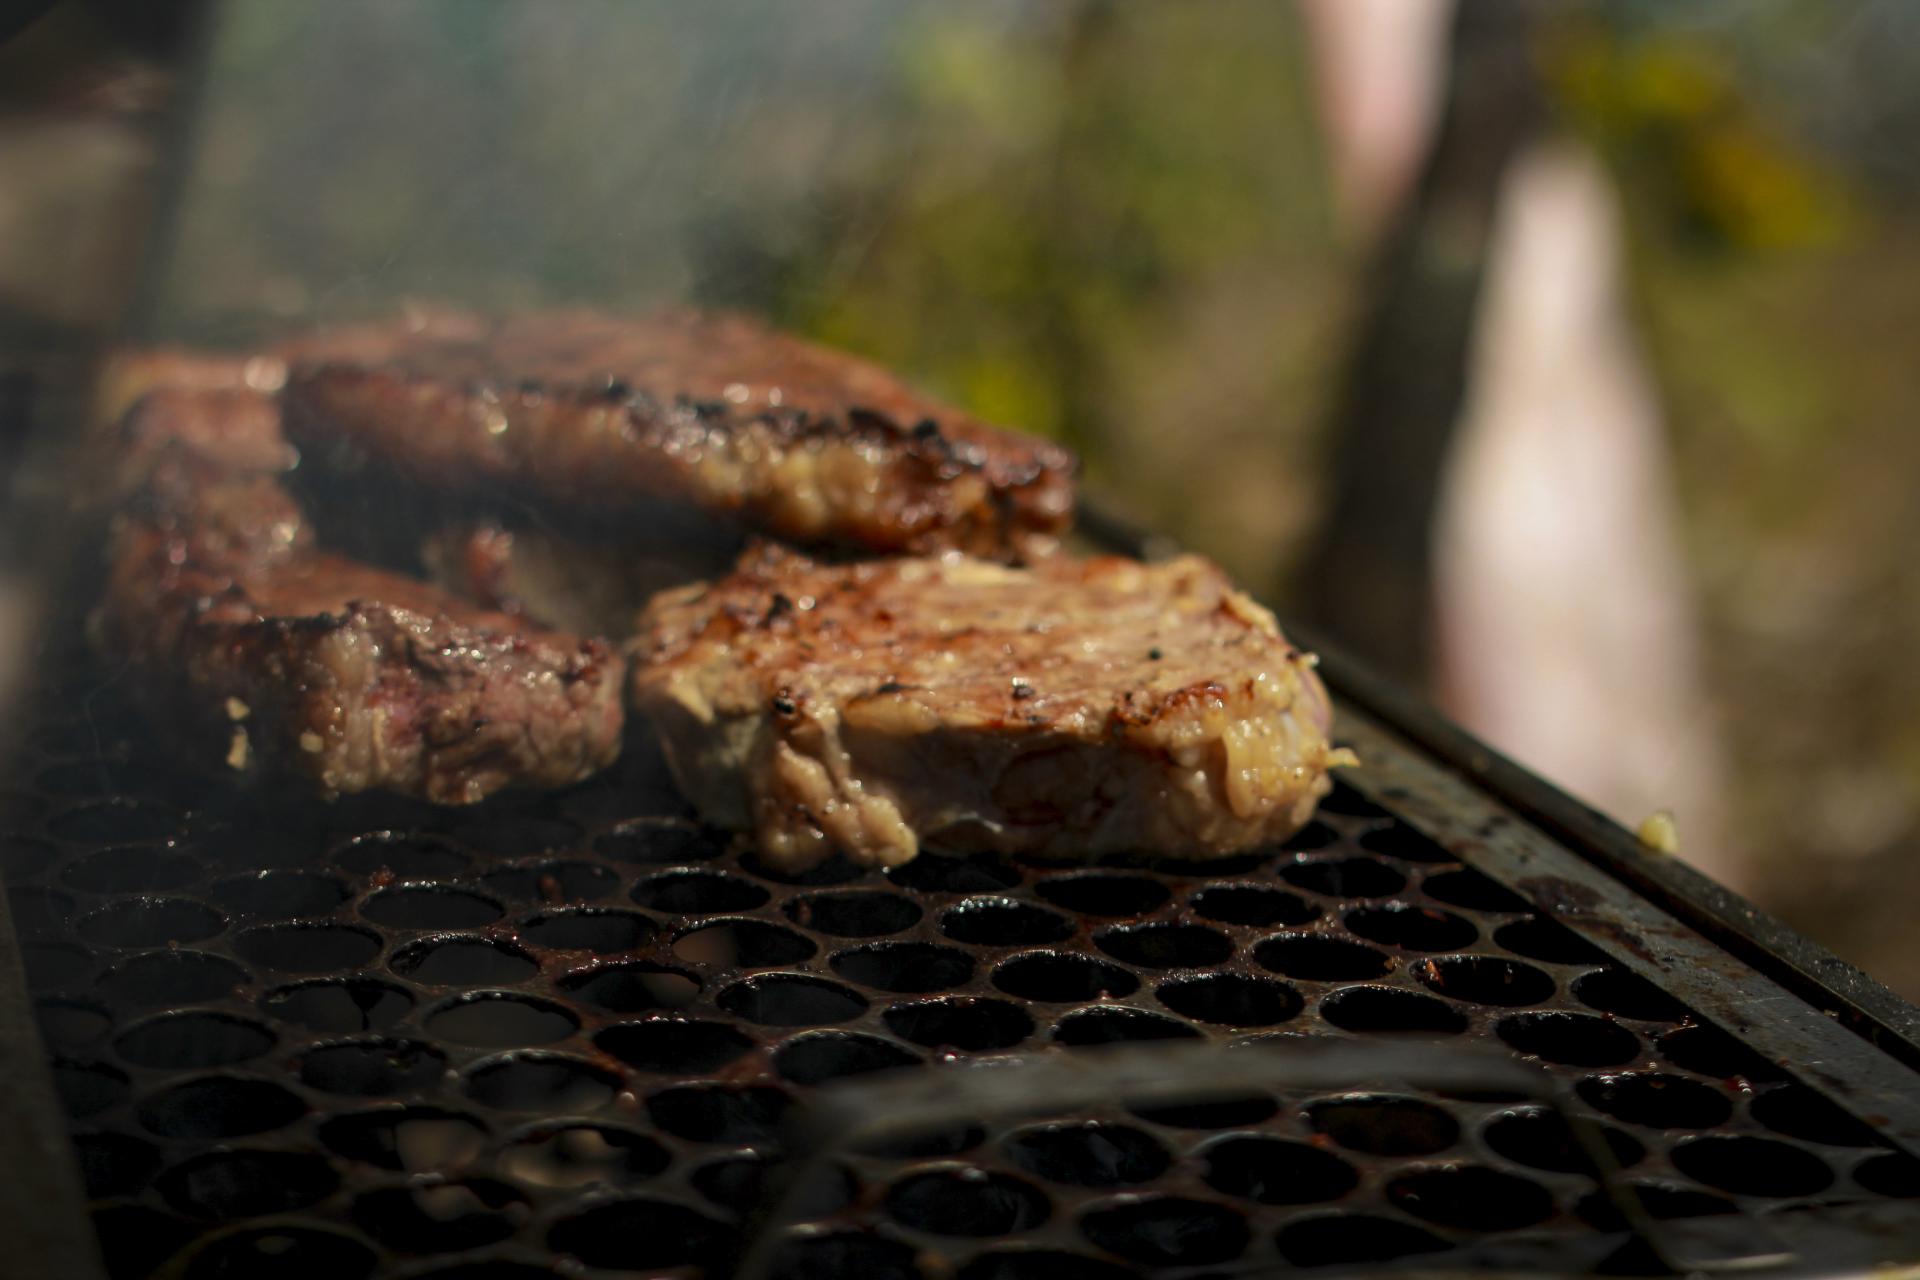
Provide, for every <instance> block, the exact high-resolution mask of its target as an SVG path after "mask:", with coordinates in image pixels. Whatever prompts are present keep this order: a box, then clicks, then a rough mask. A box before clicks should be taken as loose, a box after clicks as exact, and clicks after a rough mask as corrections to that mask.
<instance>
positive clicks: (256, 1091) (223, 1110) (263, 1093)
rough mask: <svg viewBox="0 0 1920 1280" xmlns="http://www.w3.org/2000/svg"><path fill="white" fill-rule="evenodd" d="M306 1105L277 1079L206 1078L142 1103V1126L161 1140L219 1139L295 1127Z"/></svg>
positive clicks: (305, 1110)
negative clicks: (277, 1081) (295, 1122)
mask: <svg viewBox="0 0 1920 1280" xmlns="http://www.w3.org/2000/svg"><path fill="white" fill-rule="evenodd" d="M305 1113H307V1103H305V1102H301V1100H300V1096H298V1094H294V1090H290V1088H282V1086H280V1084H275V1082H273V1080H255V1079H250V1077H227V1075H221V1077H204V1079H198V1080H186V1082H184V1084H175V1086H173V1088H165V1090H161V1092H157V1094H154V1096H152V1098H148V1100H146V1102H142V1103H140V1125H142V1126H144V1128H148V1130H150V1132H156V1134H159V1136H161V1138H182V1140H198V1142H207V1140H219V1138H240V1136H244V1134H263V1132H269V1130H273V1128H282V1126H286V1125H292V1123H294V1121H298V1119H300V1117H303V1115H305Z"/></svg>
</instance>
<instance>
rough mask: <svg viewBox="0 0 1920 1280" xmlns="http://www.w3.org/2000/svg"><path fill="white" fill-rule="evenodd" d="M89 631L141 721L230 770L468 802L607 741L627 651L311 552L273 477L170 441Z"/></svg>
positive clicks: (122, 532)
mask: <svg viewBox="0 0 1920 1280" xmlns="http://www.w3.org/2000/svg"><path fill="white" fill-rule="evenodd" d="M93 631H94V635H95V637H96V640H97V642H98V643H99V644H100V645H101V646H102V648H103V649H104V650H105V651H106V652H107V653H109V654H111V655H113V656H114V657H115V658H116V659H119V660H124V661H126V662H128V663H130V664H131V665H132V667H133V668H134V669H135V674H136V675H137V677H138V678H137V679H136V681H135V682H134V683H135V685H136V687H138V688H139V690H140V692H141V694H142V695H143V696H144V697H146V698H147V699H148V700H149V701H150V703H151V704H152V707H153V710H154V711H155V713H156V719H157V720H158V721H159V722H160V723H162V724H165V725H168V726H170V727H173V728H176V729H177V730H179V731H180V732H182V733H184V735H185V736H186V737H187V738H188V739H189V740H190V741H191V742H192V744H193V745H194V746H195V747H196V748H198V749H199V750H200V751H201V752H202V753H203V754H204V755H205V756H206V757H207V758H209V759H212V760H224V761H225V763H226V765H227V766H228V767H230V768H232V769H234V770H236V771H241V772H249V771H252V770H255V769H258V768H261V767H275V768H279V769H282V770H287V771H291V772H294V773H297V774H301V775H304V776H306V777H308V778H310V779H312V781H313V782H314V783H316V784H317V785H318V786H319V788H320V789H321V790H322V791H324V792H326V793H327V794H330V795H333V794H341V793H350V792H357V791H365V790H368V789H373V788H379V789H384V790H389V791H396V792H401V793H405V794H409V795H415V796H420V797H422V798H424V799H427V800H431V801H435V802H438V803H443V804H469V803H473V802H476V801H479V800H481V799H483V798H484V797H486V796H487V795H489V794H491V793H492V792H494V791H496V790H499V789H500V788H502V787H505V786H508V785H511V784H516V783H519V784H527V785H533V786H564V785H567V784H570V783H573V782H577V781H579V780H581V779H583V778H585V777H587V776H588V775H590V774H592V773H594V772H596V771H597V770H599V769H600V768H602V767H604V766H605V765H607V764H609V763H611V761H612V760H613V758H614V757H615V755H616V754H617V752H618V750H619V743H620V732H621V724H622V707H621V687H620V686H621V681H622V674H623V670H624V664H623V663H622V662H621V660H620V658H619V656H618V655H617V654H616V653H615V652H613V651H612V648H611V646H609V645H608V644H607V643H606V642H605V641H602V640H581V639H578V638H576V637H573V636H568V635H562V634H558V633H551V632H543V631H539V630H535V629H533V628H532V627H530V626H528V625H527V624H525V623H524V622H522V621H520V620H519V619H516V618H511V617H508V616H505V615H502V614H497V613H489V612H485V611H483V610H479V609H476V608H473V607H471V606H468V605H466V604H463V603H461V602H459V601H456V600H455V599H453V598H452V597H450V596H448V595H446V594H445V593H443V592H441V591H439V590H436V589H435V588H433V587H430V586H427V585H426V584H424V583H421V582H418V581H415V580H413V579H409V578H405V577H402V576H399V575H396V574H390V573H386V572H383V571H381V570H378V569H374V568H371V567H369V566H366V565H363V564H359V563H357V562H354V561H352V560H348V559H345V558H343V557H340V556H335V555H330V554H328V553H325V552H322V551H318V550H316V549H315V548H314V546H313V535H312V531H311V529H310V528H309V527H308V525H307V523H306V521H305V519H304V517H303V516H302V514H301V512H300V510H299V508H298V507H297V506H295V504H294V503H293V502H292V500H291V499H290V498H289V497H288V496H287V495H286V493H285V492H284V491H283V490H281V489H280V487H279V486H278V485H277V484H276V483H275V482H274V481H273V480H272V479H271V478H270V477H268V476H266V475H261V474H251V475H249V474H245V473H243V472H237V471H230V470H225V469H221V468H217V467H212V466H209V465H208V463H207V462H206V460H205V459H204V458H201V457H197V456H194V455H193V452H192V451H191V450H190V449H181V450H179V451H178V452H176V453H175V454H174V455H172V456H170V457H167V458H163V459H162V460H160V461H159V462H158V463H157V464H156V465H155V467H154V469H153V472H152V474H151V477H150V480H149V482H148V485H147V487H146V488H145V489H144V491H143V492H142V493H141V495H140V496H139V498H138V499H137V500H136V501H135V502H134V503H133V504H132V506H131V507H130V508H129V510H127V511H126V512H125V513H123V514H122V515H121V516H120V517H119V518H118V520H117V521H116V527H115V529H114V532H113V535H112V543H111V547H110V549H109V567H108V582H107V589H106V594H105V598H104V600H103V602H102V604H101V606H100V608H99V609H98V610H97V612H96V614H95V616H94V619H93Z"/></svg>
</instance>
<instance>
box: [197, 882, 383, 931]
mask: <svg viewBox="0 0 1920 1280" xmlns="http://www.w3.org/2000/svg"><path fill="white" fill-rule="evenodd" d="M207 897H208V898H209V899H211V900H212V901H213V902H215V903H216V904H218V905H219V906H220V907H221V908H223V909H225V910H227V911H230V912H232V913H233V914H234V915H237V916H250V917H253V918H256V919H266V920H289V919H292V918H293V917H295V916H323V915H326V914H327V913H328V912H330V911H332V910H333V909H334V908H335V907H337V906H339V905H340V904H341V903H343V902H345V901H346V900H347V897H348V893H347V886H346V885H344V884H342V883H341V882H340V881H338V880H336V879H334V878H333V877H332V876H324V875H321V874H319V873H318V872H313V871H260V872H255V873H253V874H250V875H242V876H231V877H229V878H227V879H225V880H222V881H220V882H219V883H217V884H215V885H214V886H213V888H212V889H211V890H209V891H208V893H207Z"/></svg>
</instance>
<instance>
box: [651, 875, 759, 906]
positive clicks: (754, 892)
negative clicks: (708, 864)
mask: <svg viewBox="0 0 1920 1280" xmlns="http://www.w3.org/2000/svg"><path fill="white" fill-rule="evenodd" d="M768 896H769V895H768V893H767V891H766V890H765V889H763V888H761V887H760V886H759V885H757V884H755V883H753V882H752V881H751V880H742V879H741V878H740V877H739V876H733V875H728V874H727V873H725V872H723V871H670V872H667V873H665V874H664V875H657V876H650V877H648V878H647V879H645V880H642V881H641V882H640V883H639V884H637V885H635V886H634V889H633V900H634V901H635V902H637V903H639V904H640V905H641V906H643V907H651V908H652V909H653V910H655V911H669V912H673V913H675V914H678V915H712V914H717V913H720V912H726V911H751V910H753V909H754V908H755V907H757V906H759V905H760V904H761V903H763V902H765V901H766V900H767V898H768Z"/></svg>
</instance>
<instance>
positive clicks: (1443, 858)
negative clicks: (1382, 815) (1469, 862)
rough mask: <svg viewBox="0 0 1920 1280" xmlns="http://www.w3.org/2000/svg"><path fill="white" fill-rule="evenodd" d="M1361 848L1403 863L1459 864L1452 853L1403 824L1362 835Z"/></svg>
mask: <svg viewBox="0 0 1920 1280" xmlns="http://www.w3.org/2000/svg"><path fill="white" fill-rule="evenodd" d="M1359 843H1360V847H1361V848H1362V849H1365V850H1366V851H1367V852H1368V853H1384V854H1386V855H1387V856H1388V857H1389V858H1398V859H1400V860H1401V861H1402V862H1457V861H1459V859H1458V858H1455V857H1454V856H1453V855H1452V854H1451V853H1449V852H1447V851H1446V850H1445V849H1443V848H1441V847H1440V846H1439V845H1437V844H1435V843H1434V842H1433V841H1431V840H1429V839H1427V838H1426V837H1425V836H1423V835H1421V834H1420V833H1419V832H1418V831H1415V830H1414V829H1413V828H1412V827H1409V826H1406V825H1404V824H1402V823H1398V822H1396V823H1394V824H1393V825H1392V826H1390V827H1379V828H1376V829H1375V830H1373V831H1363V832H1361V833H1360V841H1359Z"/></svg>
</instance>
